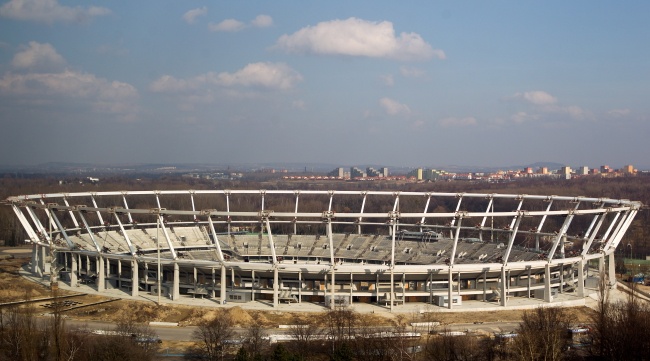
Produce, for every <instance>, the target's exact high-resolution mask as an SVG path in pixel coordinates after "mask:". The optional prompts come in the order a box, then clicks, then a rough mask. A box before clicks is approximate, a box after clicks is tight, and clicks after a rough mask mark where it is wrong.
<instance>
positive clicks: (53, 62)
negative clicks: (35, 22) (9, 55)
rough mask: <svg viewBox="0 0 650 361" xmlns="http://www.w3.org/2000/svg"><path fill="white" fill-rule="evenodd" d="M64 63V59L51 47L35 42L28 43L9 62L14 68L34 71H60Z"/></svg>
mask: <svg viewBox="0 0 650 361" xmlns="http://www.w3.org/2000/svg"><path fill="white" fill-rule="evenodd" d="M65 63H66V62H65V59H63V57H62V56H61V55H60V54H59V53H57V52H56V50H55V49H54V47H53V46H52V45H50V44H48V43H38V42H36V41H30V42H29V45H27V47H24V49H23V50H22V51H20V52H18V53H16V55H14V58H13V60H12V61H11V65H12V66H14V67H15V68H18V69H35V70H61V69H62V68H63V67H64V66H65Z"/></svg>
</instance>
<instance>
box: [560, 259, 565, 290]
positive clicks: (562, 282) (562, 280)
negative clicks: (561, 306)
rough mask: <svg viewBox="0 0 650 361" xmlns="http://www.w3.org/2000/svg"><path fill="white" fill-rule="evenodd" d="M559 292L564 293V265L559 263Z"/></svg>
mask: <svg viewBox="0 0 650 361" xmlns="http://www.w3.org/2000/svg"><path fill="white" fill-rule="evenodd" d="M560 293H564V265H563V264H561V265H560Z"/></svg>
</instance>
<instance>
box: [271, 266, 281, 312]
mask: <svg viewBox="0 0 650 361" xmlns="http://www.w3.org/2000/svg"><path fill="white" fill-rule="evenodd" d="M278 282H279V281H278V268H277V267H273V307H278V298H279V295H278V292H279V289H280V287H278Z"/></svg>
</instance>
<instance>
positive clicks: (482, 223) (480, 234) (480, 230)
mask: <svg viewBox="0 0 650 361" xmlns="http://www.w3.org/2000/svg"><path fill="white" fill-rule="evenodd" d="M488 197H489V199H490V201H489V202H488V205H487V209H486V210H485V213H486V214H485V216H484V217H483V220H481V228H480V229H479V233H478V238H479V239H480V240H481V242H483V227H485V222H486V221H487V218H488V216H487V213H489V212H490V209H491V208H492V205H493V204H494V196H493V195H492V194H490V195H488Z"/></svg>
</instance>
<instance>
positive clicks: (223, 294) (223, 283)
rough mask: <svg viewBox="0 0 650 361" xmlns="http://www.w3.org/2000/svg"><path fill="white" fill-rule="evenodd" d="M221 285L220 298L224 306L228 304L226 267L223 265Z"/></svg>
mask: <svg viewBox="0 0 650 361" xmlns="http://www.w3.org/2000/svg"><path fill="white" fill-rule="evenodd" d="M220 276H221V285H220V286H219V298H220V301H221V304H222V305H224V304H226V265H225V264H222V265H221V273H220Z"/></svg>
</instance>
